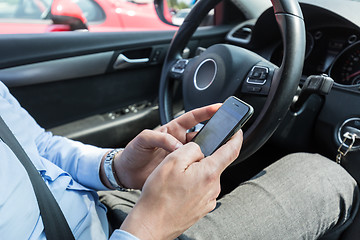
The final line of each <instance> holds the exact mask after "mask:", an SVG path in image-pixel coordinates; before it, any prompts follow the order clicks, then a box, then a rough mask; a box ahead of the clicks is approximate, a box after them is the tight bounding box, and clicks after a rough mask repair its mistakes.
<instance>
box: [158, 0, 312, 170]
mask: <svg viewBox="0 0 360 240" xmlns="http://www.w3.org/2000/svg"><path fill="white" fill-rule="evenodd" d="M220 1H221V0H200V1H198V2H197V3H196V4H195V5H194V7H193V9H192V10H191V12H190V13H189V14H188V16H187V17H186V19H185V21H184V23H183V24H182V25H181V26H180V28H179V29H178V31H177V33H176V34H175V36H174V38H173V40H172V42H171V44H170V48H169V50H168V52H167V56H166V58H165V61H164V65H163V69H162V73H161V79H160V87H159V110H160V120H161V123H162V124H166V123H167V122H169V121H171V120H172V119H173V113H172V101H171V94H170V93H171V87H170V86H171V84H170V83H169V72H170V69H171V67H172V66H173V65H174V64H175V62H176V61H177V60H179V59H181V52H182V50H183V49H184V48H185V47H186V44H187V43H188V42H189V40H190V38H191V36H192V35H193V33H194V32H195V31H196V29H197V27H198V26H199V25H200V23H201V21H202V19H203V18H204V17H205V16H206V15H207V13H208V12H209V11H210V10H211V9H212V8H214V7H215V6H216V5H217V4H218V3H219V2H220ZM272 5H273V9H274V14H275V17H276V21H277V23H278V25H279V29H280V32H281V35H282V40H283V46H284V53H283V60H282V63H281V66H280V67H279V68H277V69H276V70H275V72H274V75H273V78H272V83H271V87H270V91H269V94H268V96H267V100H266V102H265V104H264V106H263V108H262V109H261V111H260V113H259V114H258V116H257V118H256V119H255V121H254V122H253V123H252V125H251V126H250V127H249V128H248V129H247V130H246V131H245V132H244V142H243V146H242V150H241V153H240V156H239V158H238V159H237V160H236V161H235V162H234V163H235V164H236V163H239V162H241V161H243V160H245V159H246V158H248V157H249V156H251V155H252V154H253V153H255V152H256V151H257V150H258V149H259V148H260V147H261V146H262V145H263V144H264V143H265V142H266V141H267V140H268V139H269V138H270V137H271V135H272V134H273V133H274V132H275V130H276V129H277V127H278V126H279V124H280V122H281V120H282V119H283V118H284V117H285V115H286V113H287V111H288V109H289V107H290V105H291V103H292V100H293V97H294V95H295V93H296V90H297V87H298V85H299V81H300V77H301V73H302V68H303V63H304V55H305V41H306V40H305V35H306V33H305V24H304V20H303V16H302V12H301V9H300V6H299V4H298V2H297V1H296V0H291V1H289V0H272Z"/></svg>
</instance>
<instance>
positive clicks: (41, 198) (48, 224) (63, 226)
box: [0, 116, 75, 240]
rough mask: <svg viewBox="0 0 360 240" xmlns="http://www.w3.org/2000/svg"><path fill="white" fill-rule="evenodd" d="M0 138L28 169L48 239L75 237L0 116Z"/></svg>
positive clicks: (43, 183)
mask: <svg viewBox="0 0 360 240" xmlns="http://www.w3.org/2000/svg"><path fill="white" fill-rule="evenodd" d="M0 138H1V139H2V140H3V142H4V143H5V144H6V145H8V147H9V148H10V149H11V150H12V151H13V153H14V154H15V155H16V157H17V158H18V159H19V161H20V162H21V164H22V165H23V166H24V168H25V169H26V171H27V173H28V175H29V178H30V181H31V184H32V186H33V189H34V192H35V195H36V199H37V202H38V205H39V209H40V214H41V218H42V220H43V223H44V231H45V235H46V238H47V239H48V240H68V239H69V240H71V239H75V238H74V236H73V234H72V232H71V230H70V227H69V225H68V223H67V221H66V219H65V217H64V214H63V213H62V211H61V209H60V207H59V205H58V203H57V202H56V200H55V198H54V196H53V194H52V193H51V192H50V189H49V188H48V187H47V186H46V183H45V182H44V180H43V179H42V177H41V176H40V174H39V172H38V171H37V169H36V168H35V166H34V164H33V163H32V162H31V160H30V158H29V156H28V155H27V154H26V152H25V151H24V149H23V148H22V147H21V145H20V143H19V142H18V140H17V139H16V138H15V136H14V134H13V133H12V132H11V130H10V129H9V127H8V126H7V124H6V123H5V122H4V120H3V119H2V117H1V116H0Z"/></svg>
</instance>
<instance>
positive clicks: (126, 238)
mask: <svg viewBox="0 0 360 240" xmlns="http://www.w3.org/2000/svg"><path fill="white" fill-rule="evenodd" d="M109 240H140V239H138V238H137V237H135V236H134V235H132V234H131V233H128V232H125V231H123V230H120V229H117V230H115V231H114V232H113V234H112V235H111V237H110V239H109Z"/></svg>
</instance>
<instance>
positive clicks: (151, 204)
mask: <svg viewBox="0 0 360 240" xmlns="http://www.w3.org/2000/svg"><path fill="white" fill-rule="evenodd" d="M241 144H242V132H241V130H240V131H239V132H238V133H236V134H235V135H234V136H233V137H232V138H231V139H230V140H229V141H228V142H227V143H226V144H225V145H223V146H222V147H220V148H219V149H218V150H217V151H216V152H215V153H214V154H212V155H211V156H209V157H206V158H204V155H203V154H202V152H201V150H200V147H199V146H198V145H197V144H195V143H192V142H191V143H188V144H185V145H184V146H183V147H181V148H179V149H177V150H175V151H174V152H172V153H170V154H169V155H168V156H167V157H166V158H165V160H164V161H162V162H161V163H160V165H159V166H158V167H157V168H156V169H155V170H154V171H153V172H152V174H151V175H150V176H149V177H148V179H147V180H146V182H145V185H144V187H143V191H142V194H141V197H140V199H139V201H138V202H137V204H136V205H135V207H134V209H133V210H132V211H131V212H130V214H129V215H128V217H127V218H126V219H125V221H124V223H123V224H122V226H121V229H122V230H125V231H127V232H129V233H131V234H133V235H134V236H136V237H138V238H139V239H142V240H146V239H149V240H150V239H157V240H162V239H174V238H176V237H177V236H179V235H180V234H181V233H183V232H184V231H185V230H186V229H188V228H189V227H190V226H191V225H193V224H194V223H195V222H196V221H198V220H199V219H200V218H201V217H203V216H205V215H206V214H207V213H208V212H210V211H211V210H213V209H214V208H215V206H216V198H217V197H218V195H219V193H220V175H221V173H222V172H223V171H224V169H225V168H226V167H227V166H228V165H229V164H230V163H231V162H233V161H234V160H235V159H236V158H237V156H238V155H239V152H240V148H241Z"/></svg>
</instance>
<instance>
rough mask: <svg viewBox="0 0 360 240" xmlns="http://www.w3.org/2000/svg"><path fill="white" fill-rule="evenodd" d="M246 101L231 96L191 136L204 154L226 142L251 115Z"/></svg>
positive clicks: (250, 108)
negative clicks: (196, 132)
mask: <svg viewBox="0 0 360 240" xmlns="http://www.w3.org/2000/svg"><path fill="white" fill-rule="evenodd" d="M253 112H254V109H253V107H252V106H251V105H249V104H248V103H246V102H244V101H241V100H240V99H238V98H236V97H234V96H231V97H229V98H228V99H226V101H225V102H224V103H223V105H222V106H221V107H220V108H219V109H218V110H217V112H216V113H215V114H214V115H213V116H212V118H210V119H209V121H208V122H207V123H206V124H205V125H204V126H203V127H202V128H201V130H200V131H199V133H198V134H197V135H196V136H195V137H194V138H193V140H192V141H193V142H195V143H197V144H198V145H199V146H200V148H201V151H202V152H203V154H204V155H205V156H209V155H211V154H212V153H213V152H215V151H216V150H217V149H218V148H219V147H220V146H221V145H223V144H224V143H226V141H227V140H229V139H230V138H231V137H232V136H233V135H234V134H235V133H236V132H237V131H238V130H240V128H241V127H242V126H244V124H245V123H246V122H247V121H248V120H249V118H250V117H251V116H252V114H253Z"/></svg>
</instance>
